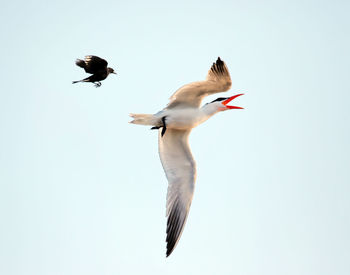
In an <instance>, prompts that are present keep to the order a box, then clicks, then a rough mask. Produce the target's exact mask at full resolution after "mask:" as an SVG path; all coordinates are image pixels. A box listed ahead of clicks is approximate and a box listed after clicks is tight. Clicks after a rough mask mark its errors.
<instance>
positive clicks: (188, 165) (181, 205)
mask: <svg viewBox="0 0 350 275" xmlns="http://www.w3.org/2000/svg"><path fill="white" fill-rule="evenodd" d="M190 132H191V130H175V129H167V130H166V132H165V134H164V136H163V137H162V136H161V131H159V137H158V142H159V156H160V160H161V161H162V165H163V168H164V171H165V174H166V177H167V179H168V182H169V186H168V193H167V206H166V208H167V209H166V216H167V217H168V221H167V229H166V233H167V238H166V242H167V252H166V255H167V256H169V255H170V254H171V252H172V251H173V250H174V248H175V246H176V244H177V242H178V241H179V239H180V237H181V233H182V230H183V228H184V225H185V222H186V219H187V215H188V212H189V210H190V206H191V202H192V197H193V191H194V183H195V179H196V163H195V161H194V159H193V157H192V154H191V150H190V148H189V146H188V136H189V134H190Z"/></svg>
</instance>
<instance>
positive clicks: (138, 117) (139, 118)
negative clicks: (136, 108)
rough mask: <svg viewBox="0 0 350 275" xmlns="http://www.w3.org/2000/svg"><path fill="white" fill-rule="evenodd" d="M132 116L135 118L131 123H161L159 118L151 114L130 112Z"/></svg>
mask: <svg viewBox="0 0 350 275" xmlns="http://www.w3.org/2000/svg"><path fill="white" fill-rule="evenodd" d="M130 116H131V117H132V118H133V119H134V120H132V121H130V123H133V124H141V125H156V126H157V125H158V124H159V123H160V120H159V118H157V117H155V116H154V115H150V114H130Z"/></svg>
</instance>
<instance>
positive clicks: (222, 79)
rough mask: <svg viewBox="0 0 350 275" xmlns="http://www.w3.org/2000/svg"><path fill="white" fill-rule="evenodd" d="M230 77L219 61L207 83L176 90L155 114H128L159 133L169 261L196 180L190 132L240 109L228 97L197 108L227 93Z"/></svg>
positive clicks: (233, 97) (192, 84) (209, 73)
mask: <svg viewBox="0 0 350 275" xmlns="http://www.w3.org/2000/svg"><path fill="white" fill-rule="evenodd" d="M230 87H231V77H230V73H229V71H228V69H227V67H226V64H225V63H224V62H223V61H222V60H221V59H220V57H218V59H217V60H216V62H215V63H213V65H212V66H211V68H210V70H209V72H208V75H207V77H206V80H204V81H198V82H192V83H189V84H187V85H185V86H183V87H181V88H180V89H178V90H177V91H176V92H175V93H174V94H173V95H172V96H171V97H170V102H169V103H168V105H167V106H166V107H165V108H164V109H163V110H161V111H160V112H158V113H156V114H153V115H152V114H130V116H131V117H132V118H133V119H134V120H132V121H130V123H134V124H141V125H150V126H152V128H151V129H159V130H158V132H159V133H158V147H159V148H158V149H159V156H160V160H161V162H162V165H163V169H164V172H165V174H166V177H167V180H168V183H169V185H168V191H167V202H166V217H167V228H166V233H167V237H166V242H167V250H166V256H167V257H168V256H169V255H170V254H171V253H172V252H173V250H174V248H175V246H176V245H177V243H178V241H179V239H180V237H181V234H182V231H183V229H184V225H185V222H186V220H187V216H188V213H189V210H190V206H191V202H192V197H193V192H194V185H195V180H196V162H195V160H194V159H193V156H192V153H191V149H190V147H189V144H188V137H189V135H190V133H191V130H192V128H194V127H196V126H198V125H199V124H201V123H203V122H205V121H206V120H208V119H209V118H210V117H211V116H213V115H214V114H216V113H218V112H221V111H226V110H231V109H243V108H242V107H237V106H230V105H228V104H229V103H230V102H231V101H232V100H233V99H235V98H237V97H238V96H241V95H243V94H237V95H234V96H231V97H219V98H217V99H215V100H214V101H212V102H210V103H207V104H205V105H203V106H202V107H200V105H201V102H202V100H203V98H204V97H206V96H208V95H211V94H215V93H219V92H225V91H227V90H229V89H230Z"/></svg>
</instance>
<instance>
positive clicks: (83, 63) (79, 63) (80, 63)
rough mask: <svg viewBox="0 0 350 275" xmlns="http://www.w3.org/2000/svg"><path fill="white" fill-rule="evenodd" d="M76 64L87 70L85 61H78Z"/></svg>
mask: <svg viewBox="0 0 350 275" xmlns="http://www.w3.org/2000/svg"><path fill="white" fill-rule="evenodd" d="M75 64H76V65H77V66H79V67H81V68H84V69H85V66H86V64H85V61H84V60H81V59H77V60H76V61H75Z"/></svg>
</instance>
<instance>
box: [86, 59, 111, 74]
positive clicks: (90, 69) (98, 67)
mask: <svg viewBox="0 0 350 275" xmlns="http://www.w3.org/2000/svg"><path fill="white" fill-rule="evenodd" d="M84 62H85V67H84V69H85V72H87V73H89V74H95V73H99V72H104V71H107V65H108V63H107V61H106V60H104V59H102V58H100V57H98V56H95V55H87V56H85V59H84Z"/></svg>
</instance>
